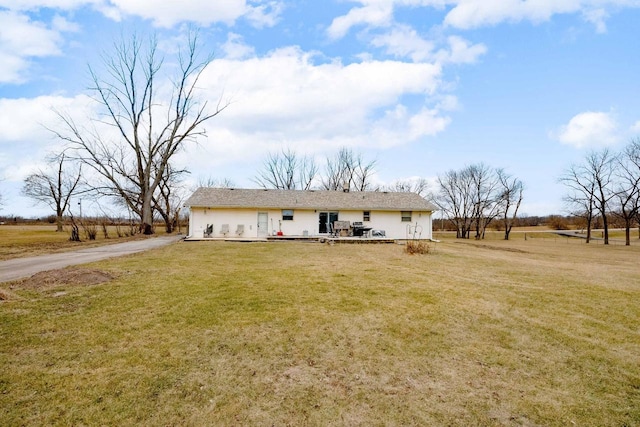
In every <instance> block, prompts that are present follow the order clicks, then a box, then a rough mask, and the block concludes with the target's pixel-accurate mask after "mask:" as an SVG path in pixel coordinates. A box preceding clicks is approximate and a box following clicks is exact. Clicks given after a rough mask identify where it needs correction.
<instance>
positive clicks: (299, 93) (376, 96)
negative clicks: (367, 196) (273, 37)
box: [192, 47, 452, 167]
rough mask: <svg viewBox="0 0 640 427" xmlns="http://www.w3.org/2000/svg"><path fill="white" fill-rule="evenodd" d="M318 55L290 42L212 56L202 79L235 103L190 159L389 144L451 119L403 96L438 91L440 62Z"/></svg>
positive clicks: (231, 158)
mask: <svg viewBox="0 0 640 427" xmlns="http://www.w3.org/2000/svg"><path fill="white" fill-rule="evenodd" d="M314 59H315V56H314V54H313V53H309V52H304V51H302V50H300V49H299V48H294V47H290V48H284V49H278V50H275V51H273V52H271V53H270V54H269V55H268V56H266V57H261V58H258V57H254V58H251V59H246V60H231V59H218V60H215V61H214V62H213V63H212V64H211V67H210V68H209V69H208V70H207V72H206V73H205V74H204V75H203V76H202V79H201V85H202V86H203V87H205V88H209V89H208V90H210V93H212V94H213V93H214V92H216V91H218V93H219V91H221V90H222V89H224V93H225V94H228V95H230V96H232V99H233V103H232V104H231V105H230V106H229V108H228V109H227V110H225V111H224V112H223V113H222V114H221V115H220V116H218V117H216V118H215V119H213V120H212V121H211V122H210V123H208V124H207V128H208V129H207V134H208V140H207V141H201V144H200V147H198V148H197V150H200V151H199V153H200V154H198V155H197V156H192V158H196V157H197V159H196V162H202V167H205V165H206V164H209V165H211V164H212V163H213V164H216V165H221V164H223V163H225V162H226V163H229V162H231V163H233V162H238V161H243V162H244V161H246V160H247V158H248V157H249V158H251V157H254V158H258V157H262V156H263V155H264V154H265V153H266V152H267V151H270V150H273V149H274V148H276V147H281V146H282V145H290V146H292V147H293V148H295V149H297V150H298V151H300V152H307V153H311V154H313V153H327V152H331V151H334V150H335V149H337V148H340V147H341V146H349V147H354V148H357V147H369V148H383V147H390V146H396V145H401V144H407V143H410V142H415V141H419V140H420V139H422V138H425V137H428V136H432V135H435V134H437V133H439V132H442V131H443V130H444V129H445V128H446V126H447V125H448V123H449V121H450V119H449V118H448V117H446V115H445V112H444V111H443V109H442V108H440V106H435V107H433V108H427V107H425V106H422V105H417V106H416V105H405V104H403V103H402V102H401V99H402V97H403V96H405V95H414V96H418V97H420V96H422V97H424V101H423V102H424V104H426V103H428V102H429V101H431V100H432V98H436V97H438V92H439V90H440V85H441V82H440V76H441V68H440V67H439V66H437V65H433V64H424V63H419V64H413V63H404V62H397V61H368V62H362V63H354V64H348V65H345V64H343V63H341V62H340V61H331V62H323V63H319V64H315V63H314ZM445 104H447V105H450V104H452V101H451V100H450V99H448V98H447V102H446V103H445ZM194 149H195V148H194ZM276 149H277V148H276ZM202 150H204V151H207V152H208V154H205V153H204V152H203V151H202Z"/></svg>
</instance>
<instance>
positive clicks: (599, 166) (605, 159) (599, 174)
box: [585, 148, 617, 245]
mask: <svg viewBox="0 0 640 427" xmlns="http://www.w3.org/2000/svg"><path fill="white" fill-rule="evenodd" d="M616 159H617V156H616V154H614V153H612V152H611V151H610V150H609V149H607V148H605V149H604V150H602V151H599V152H591V153H590V154H589V155H588V156H587V158H586V164H585V165H586V167H587V168H588V170H590V171H591V173H592V176H593V179H594V181H595V191H594V196H595V198H594V200H595V202H596V207H597V208H598V211H599V212H600V216H601V217H602V227H603V229H604V244H605V245H608V244H609V221H608V219H607V215H608V214H609V202H610V201H611V199H613V197H614V196H615V193H614V191H613V188H612V185H613V179H614V174H613V172H614V168H615V164H616Z"/></svg>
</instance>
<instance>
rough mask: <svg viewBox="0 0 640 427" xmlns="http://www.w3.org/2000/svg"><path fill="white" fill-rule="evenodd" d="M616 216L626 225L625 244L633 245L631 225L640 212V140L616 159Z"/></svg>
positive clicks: (630, 145)
mask: <svg viewBox="0 0 640 427" xmlns="http://www.w3.org/2000/svg"><path fill="white" fill-rule="evenodd" d="M615 176H616V189H615V191H614V200H615V202H616V209H614V210H612V212H613V213H614V215H616V216H618V217H620V218H621V219H622V220H623V221H624V225H625V244H626V245H627V246H629V245H631V225H632V224H633V221H635V220H637V219H638V218H637V217H638V213H639V211H640V140H634V141H632V142H631V143H630V144H629V145H628V146H627V147H626V148H625V150H624V151H623V152H622V154H621V155H620V157H619V158H617V159H616V166H615Z"/></svg>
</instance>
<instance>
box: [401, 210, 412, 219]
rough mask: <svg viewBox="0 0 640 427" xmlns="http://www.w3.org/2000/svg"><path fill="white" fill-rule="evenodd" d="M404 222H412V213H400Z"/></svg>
mask: <svg viewBox="0 0 640 427" xmlns="http://www.w3.org/2000/svg"><path fill="white" fill-rule="evenodd" d="M400 215H401V217H402V222H411V211H402V212H401V213H400Z"/></svg>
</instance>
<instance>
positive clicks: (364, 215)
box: [362, 211, 371, 221]
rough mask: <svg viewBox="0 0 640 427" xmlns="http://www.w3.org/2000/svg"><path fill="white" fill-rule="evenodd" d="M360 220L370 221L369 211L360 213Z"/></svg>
mask: <svg viewBox="0 0 640 427" xmlns="http://www.w3.org/2000/svg"><path fill="white" fill-rule="evenodd" d="M362 220H363V221H371V212H370V211H364V212H362Z"/></svg>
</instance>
